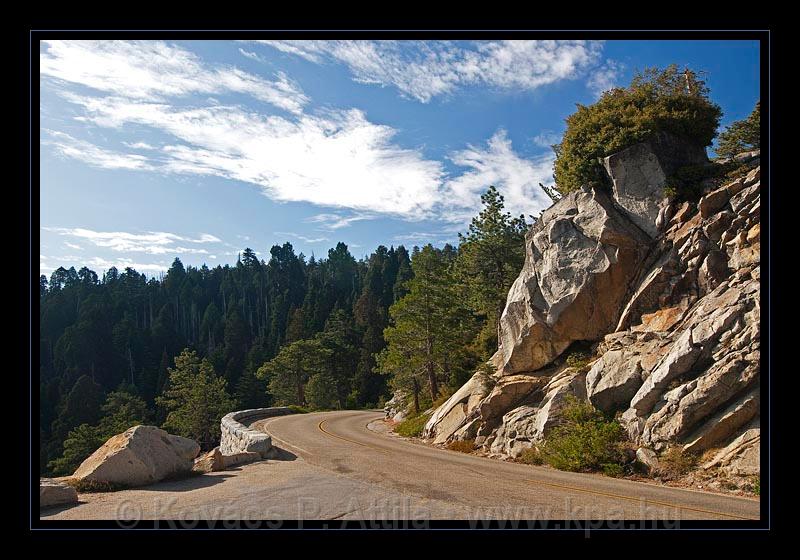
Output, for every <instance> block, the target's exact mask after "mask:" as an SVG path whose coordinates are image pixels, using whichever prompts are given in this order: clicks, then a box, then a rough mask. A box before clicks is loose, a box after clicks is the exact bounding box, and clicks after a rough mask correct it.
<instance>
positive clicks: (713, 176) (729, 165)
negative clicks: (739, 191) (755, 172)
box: [664, 161, 754, 202]
mask: <svg viewBox="0 0 800 560" xmlns="http://www.w3.org/2000/svg"><path fill="white" fill-rule="evenodd" d="M753 166H754V164H751V163H741V162H737V161H729V162H726V163H716V162H711V163H707V164H703V165H687V166H684V167H681V168H679V169H678V170H677V171H676V172H675V174H674V175H671V176H669V177H667V184H666V186H665V187H664V196H666V197H667V198H669V199H671V200H675V201H678V202H683V201H687V200H688V201H692V202H696V201H697V200H699V198H700V197H701V196H702V195H703V192H706V191H707V189H713V188H715V187H717V186H720V185H721V184H723V183H724V182H726V181H728V180H733V179H735V178H736V177H738V176H740V175H742V174H744V173H746V172H747V171H749V170H750V169H751V168H752V167H753Z"/></svg>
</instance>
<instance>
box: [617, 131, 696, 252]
mask: <svg viewBox="0 0 800 560" xmlns="http://www.w3.org/2000/svg"><path fill="white" fill-rule="evenodd" d="M602 161H603V166H604V167H605V169H606V172H607V173H608V175H609V177H611V182H612V185H613V186H612V188H613V193H614V200H615V201H616V202H617V204H618V205H619V206H621V207H622V208H623V209H625V211H626V212H627V213H628V215H629V216H630V219H631V221H632V222H633V223H635V224H636V225H637V226H639V227H640V228H642V230H643V231H645V232H646V233H647V234H648V235H649V236H650V237H655V236H656V235H657V234H658V227H657V225H656V222H657V220H658V217H659V213H661V212H662V211H663V209H664V208H665V207H666V206H667V201H666V200H665V199H664V187H665V186H666V184H667V179H668V177H669V176H670V175H673V174H674V173H675V172H676V171H677V170H678V169H679V168H680V167H683V166H686V165H702V164H704V163H708V157H707V156H706V150H705V148H703V147H702V146H697V145H694V144H692V143H689V142H687V141H686V140H683V139H681V138H678V137H676V136H673V135H672V134H668V133H666V132H661V133H658V134H654V135H652V136H651V137H650V138H649V139H648V140H647V141H645V142H641V143H639V144H635V145H633V146H631V147H630V148H627V149H625V150H622V151H621V152H617V153H616V154H613V155H610V156H608V157H606V158H603V160H602Z"/></svg>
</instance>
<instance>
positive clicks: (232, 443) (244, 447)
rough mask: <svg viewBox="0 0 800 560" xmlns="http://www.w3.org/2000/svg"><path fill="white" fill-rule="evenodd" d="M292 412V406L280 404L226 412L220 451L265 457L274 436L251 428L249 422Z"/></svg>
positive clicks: (221, 422) (222, 425) (221, 423)
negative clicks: (256, 454) (278, 405)
mask: <svg viewBox="0 0 800 560" xmlns="http://www.w3.org/2000/svg"><path fill="white" fill-rule="evenodd" d="M292 413H293V411H292V409H291V408H288V407H285V406H280V407H272V408H252V409H250V410H239V411H236V412H231V413H230V414H226V415H225V416H223V417H222V420H221V421H220V428H221V431H222V433H221V437H220V444H219V450H220V453H222V455H223V456H229V455H238V454H242V453H258V455H259V456H260V457H261V458H262V459H265V458H266V457H267V455H268V454H269V452H270V450H271V449H272V438H271V437H269V435H267V434H265V433H264V432H260V431H258V430H254V429H253V428H250V427H249V424H251V423H252V422H255V421H256V420H263V419H264V418H271V417H272V416H284V415H286V414H292ZM251 456H252V455H251Z"/></svg>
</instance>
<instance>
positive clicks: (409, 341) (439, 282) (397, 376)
mask: <svg viewBox="0 0 800 560" xmlns="http://www.w3.org/2000/svg"><path fill="white" fill-rule="evenodd" d="M411 265H412V269H413V271H414V278H413V279H412V280H410V281H409V282H408V285H407V289H408V293H407V294H406V295H405V296H404V297H403V298H402V299H401V300H400V301H398V302H396V303H395V304H393V305H392V306H391V308H390V309H389V314H390V316H391V319H392V324H391V325H390V326H389V327H387V328H386V329H385V330H384V333H383V335H384V339H385V340H386V343H387V346H386V348H385V349H384V350H383V351H381V352H380V353H379V354H378V355H377V356H376V361H377V370H378V371H380V372H384V373H387V374H388V373H391V374H392V375H393V378H392V384H393V387H394V388H395V389H404V390H406V391H408V392H409V393H411V394H412V395H414V398H415V402H417V400H418V396H419V394H420V392H421V391H422V388H423V387H425V386H427V388H428V393H429V394H430V398H431V400H432V401H434V400H436V399H437V398H438V397H439V396H440V389H439V385H440V382H441V381H442V380H447V379H449V377H450V375H451V374H452V372H453V371H454V370H456V369H458V368H459V364H461V363H463V361H464V350H465V346H466V345H467V344H468V343H469V341H470V339H471V334H472V333H473V332H474V331H473V328H474V327H473V322H472V317H471V315H470V313H469V310H468V309H467V308H466V307H465V306H464V305H463V300H462V299H461V298H460V297H459V294H458V292H457V290H455V289H454V285H455V282H454V280H453V275H452V254H450V253H448V252H447V251H446V250H439V249H435V248H434V247H432V246H431V245H426V246H425V247H423V248H422V249H421V250H416V249H415V252H414V254H413V256H412V260H411ZM470 365H471V364H470Z"/></svg>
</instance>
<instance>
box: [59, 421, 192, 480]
mask: <svg viewBox="0 0 800 560" xmlns="http://www.w3.org/2000/svg"><path fill="white" fill-rule="evenodd" d="M199 452H200V446H199V445H197V443H196V442H194V441H193V440H191V439H187V438H184V437H180V436H174V435H171V434H168V433H167V432H165V431H164V430H162V429H160V428H156V427H155V426H134V427H133V428H130V429H128V430H126V431H124V432H123V433H121V434H117V435H115V436H113V437H111V438H110V439H109V440H108V441H107V442H105V443H104V444H103V445H102V447H100V449H98V450H97V451H95V452H94V453H92V455H91V456H89V458H88V459H86V460H85V461H84V462H83V463H81V465H80V466H79V467H78V470H76V471H75V474H74V475H73V478H74V479H76V480H79V481H87V482H100V483H110V484H114V485H120V486H144V485H146V484H152V483H154V482H158V481H159V480H163V479H164V478H167V477H170V476H175V475H179V474H183V473H187V472H189V471H190V470H191V469H192V464H193V459H194V458H195V457H196V456H197V454H198V453H199Z"/></svg>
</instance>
